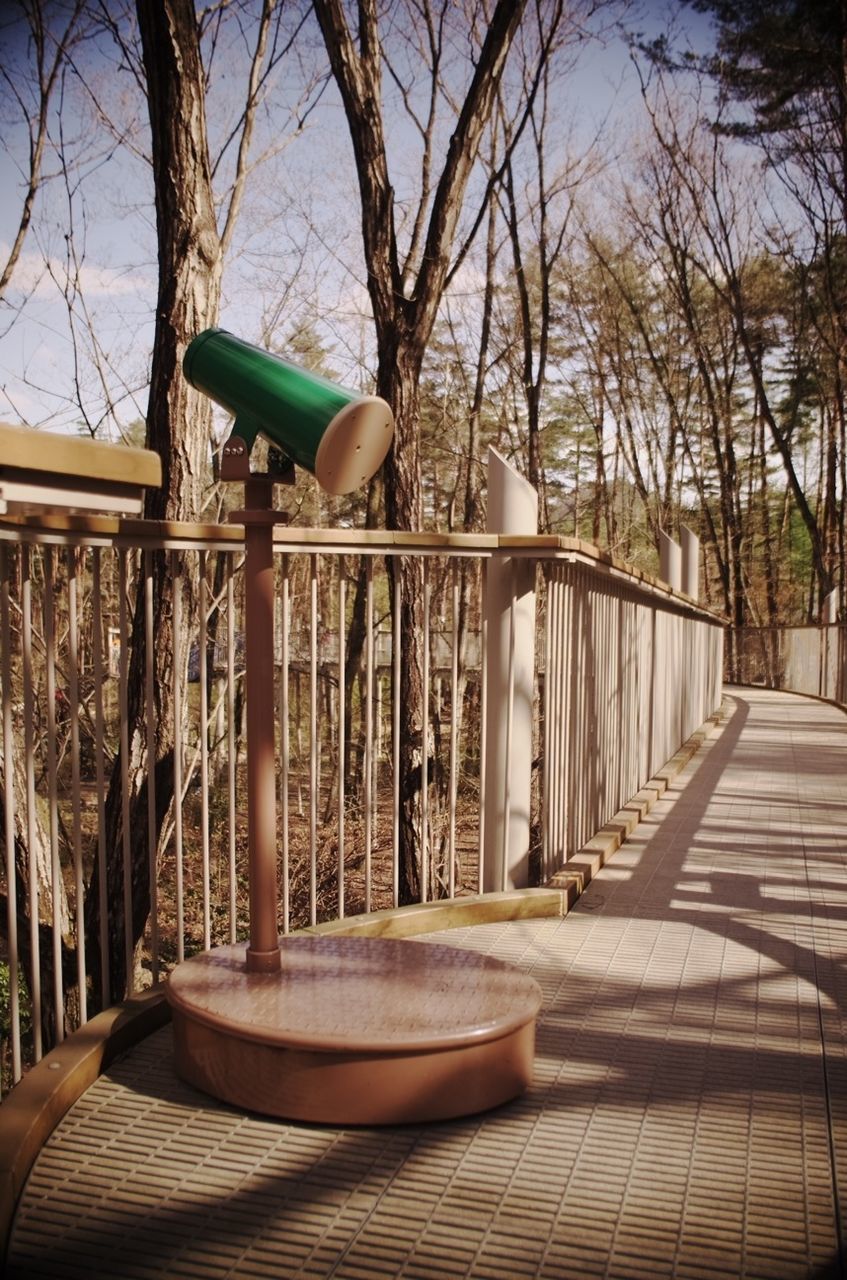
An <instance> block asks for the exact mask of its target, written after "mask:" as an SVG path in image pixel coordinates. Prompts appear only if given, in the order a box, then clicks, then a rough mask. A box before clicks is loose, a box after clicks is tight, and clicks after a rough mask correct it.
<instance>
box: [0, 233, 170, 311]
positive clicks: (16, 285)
mask: <svg viewBox="0 0 847 1280" xmlns="http://www.w3.org/2000/svg"><path fill="white" fill-rule="evenodd" d="M9 248H10V246H9V245H8V244H6V243H5V242H2V241H0V261H2V262H5V261H6V260H7V258H8V256H9ZM66 280H67V264H66V263H64V262H62V261H60V259H59V258H57V257H55V256H53V257H50V258H49V259H45V258H44V257H43V256H42V255H41V254H39V253H33V252H26V251H25V252H24V253H22V254H21V256H20V258H19V259H18V262H17V265H16V266H15V270H14V274H13V275H12V279H11V282H10V286H9V288H10V292H12V293H14V294H23V295H27V296H29V295H31V296H34V297H36V298H48V297H53V296H55V293H56V290H57V289H62V288H63V287H64V284H65V282H66ZM153 287H154V282H153V280H152V279H151V277H150V276H149V275H146V274H145V273H143V272H141V271H133V270H126V269H122V270H118V269H116V268H114V267H106V266H97V265H95V264H89V263H83V265H82V267H81V268H80V271H79V288H80V291H81V292H82V293H83V295H84V296H85V297H88V298H121V297H127V296H130V295H138V294H139V293H145V292H147V291H148V290H150V289H152V288H153Z"/></svg>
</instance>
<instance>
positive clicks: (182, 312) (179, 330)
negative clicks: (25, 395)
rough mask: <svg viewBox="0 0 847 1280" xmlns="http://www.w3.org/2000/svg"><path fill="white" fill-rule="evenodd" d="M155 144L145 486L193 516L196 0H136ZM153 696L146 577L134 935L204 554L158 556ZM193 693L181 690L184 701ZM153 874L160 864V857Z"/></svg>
mask: <svg viewBox="0 0 847 1280" xmlns="http://www.w3.org/2000/svg"><path fill="white" fill-rule="evenodd" d="M138 21H139V27H140V31H141V39H142V48H143V57H144V67H145V71H146V75H147V93H148V104H149V111H150V127H151V135H152V149H153V178H154V184H155V193H156V222H157V232H158V246H159V293H158V302H157V307H156V331H155V337H154V347H153V363H152V370H151V379H150V400H149V406H148V412H147V445H148V447H149V448H151V449H153V450H155V451H156V452H157V453H158V454H159V455H160V457H161V459H162V472H163V483H162V488H161V490H158V491H152V492H148V493H147V495H146V504H145V515H146V516H147V518H148V519H161V520H187V519H194V518H196V517H197V515H198V513H199V511H200V509H201V499H202V493H203V485H204V483H205V482H206V479H207V477H208V472H209V461H210V424H211V406H210V403H209V401H208V399H207V398H206V397H205V396H202V395H201V394H200V393H199V392H196V391H195V390H193V388H191V387H190V386H189V385H188V383H187V382H186V380H185V379H184V378H183V377H182V372H181V366H182V358H183V355H184V353H185V349H186V347H187V345H188V343H189V342H190V341H191V339H192V338H193V337H194V336H195V335H196V334H197V333H199V332H200V331H201V330H203V329H205V328H208V327H209V326H210V325H211V324H213V323H214V321H215V319H216V317H217V313H218V306H219V300H220V275H221V248H220V239H219V236H218V231H217V225H216V221H215V209H214V203H213V198H212V187H211V177H210V165H209V155H208V146H207V138H206V117H205V80H204V73H203V67H202V63H201V59H200V48H199V35H198V28H197V18H196V14H195V9H194V5H193V4H192V3H191V0H155V2H154V0H138ZM150 574H151V577H150V585H151V587H152V635H153V637H154V638H155V642H154V645H153V652H152V662H153V673H154V674H153V687H154V694H153V696H154V703H155V705H154V706H153V707H148V705H147V698H146V693H145V670H146V658H147V628H146V620H145V590H144V587H145V585H146V583H145V579H144V577H142V579H141V580H140V581H139V584H138V590H137V592H136V600H135V612H134V616H133V622H132V653H131V659H130V670H129V684H128V739H129V758H128V760H127V762H126V763H127V768H128V776H129V797H128V799H129V805H128V813H129V833H128V839H129V845H130V864H131V878H132V920H131V922H130V923H129V926H128V927H129V929H130V934H131V943H132V946H133V947H134V945H135V944H136V943H137V941H138V939H139V938H140V937H141V935H142V933H143V931H144V927H145V925H146V922H147V918H148V915H149V912H150V876H151V868H150V857H151V854H150V853H149V852H148V850H149V849H150V845H151V835H150V833H149V831H148V795H147V779H148V774H149V770H150V762H149V760H148V745H147V742H148V739H147V727H148V720H150V719H152V724H153V733H154V751H155V768H154V780H155V811H154V821H155V833H154V834H153V836H152V844H153V851H152V857H153V858H154V860H156V859H157V858H158V854H159V852H160V850H159V849H158V848H157V847H155V846H156V844H157V842H158V833H159V832H160V831H161V827H162V823H163V820H164V817H165V815H166V813H167V811H168V808H169V806H170V804H171V801H172V799H173V777H174V774H173V751H174V734H173V685H174V678H175V677H176V679H178V680H179V681H180V682H184V681H185V679H186V671H185V670H184V669H183V670H180V671H178V672H176V673H175V672H174V670H173V655H174V644H175V642H176V643H178V644H179V645H180V649H181V652H182V653H183V654H184V655H186V656H187V653H188V638H189V636H190V634H191V631H192V627H193V621H194V618H195V616H196V577H197V568H196V557H194V556H192V555H190V553H189V554H183V553H181V552H177V553H176V563H175V564H174V565H173V566H172V564H171V562H170V559H169V557H168V555H167V554H166V553H165V552H163V551H155V552H153V553H152V555H151V564H150ZM176 580H181V582H182V584H183V585H182V602H183V608H182V620H183V621H182V626H183V634H182V636H180V637H176V636H175V635H174V630H173V603H174V589H175V581H176ZM184 704H185V700H183V705H184ZM121 764H122V762H121V760H120V758H119V759H118V760H117V761H116V764H115V768H114V770H113V772H112V777H111V781H110V784H109V792H108V796H107V802H106V828H107V855H108V871H107V890H106V900H107V901H108V903H109V904H110V911H109V956H108V966H107V968H108V980H107V983H106V989H104V990H102V991H101V993H100V994H101V1000H102V1003H103V1004H107V1003H109V1002H110V1001H114V1000H116V999H120V998H121V997H122V996H123V994H124V992H125V991H126V989H127V985H128V978H129V976H130V975H128V974H127V963H126V928H127V926H126V925H125V922H124V913H123V908H122V903H123V900H124V899H123V881H124V876H123V843H124V832H123V825H124V823H123V797H122V789H121ZM153 874H154V875H155V866H154V867H153ZM99 898H100V886H99V883H98V873H97V871H96V870H95V872H94V875H93V876H92V881H91V885H90V887H89V893H88V897H87V902H86V919H87V926H88V930H89V936H90V938H91V939H92V941H93V946H92V956H91V959H92V963H93V964H99V963H100V957H99V954H98V950H99V944H98V938H99Z"/></svg>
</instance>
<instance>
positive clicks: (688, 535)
mask: <svg viewBox="0 0 847 1280" xmlns="http://www.w3.org/2000/svg"><path fill="white" fill-rule="evenodd" d="M679 540H680V542H681V544H682V590H683V591H684V592H685V594H686V595H687V596H690V598H691V599H692V600H699V599H700V539H699V538H698V537H697V534H696V533H695V532H694V530H693V529H689V528H688V526H687V525H684V524H681V525H680V526H679Z"/></svg>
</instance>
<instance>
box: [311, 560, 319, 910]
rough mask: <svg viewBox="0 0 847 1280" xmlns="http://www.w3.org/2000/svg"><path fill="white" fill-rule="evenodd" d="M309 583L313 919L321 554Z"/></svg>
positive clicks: (313, 563) (314, 903)
mask: <svg viewBox="0 0 847 1280" xmlns="http://www.w3.org/2000/svg"><path fill="white" fill-rule="evenodd" d="M310 567H311V577H310V582H309V588H310V589H309V922H310V924H316V923H317V918H318V557H317V555H313V556H312V557H311V561H310Z"/></svg>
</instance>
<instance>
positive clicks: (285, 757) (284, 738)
mask: <svg viewBox="0 0 847 1280" xmlns="http://www.w3.org/2000/svg"><path fill="white" fill-rule="evenodd" d="M281 572H282V583H281V589H280V612H281V614H282V617H281V626H280V676H279V737H280V755H281V760H280V770H279V801H280V815H281V818H282V850H281V852H282V931H283V933H286V934H287V933H288V931H289V928H290V927H291V925H290V910H291V895H290V884H289V879H290V877H289V865H288V860H289V840H288V825H289V821H290V809H289V802H288V790H289V776H290V772H291V726H290V709H289V700H288V682H289V663H290V658H291V654H290V648H289V638H290V626H289V608H290V599H289V597H290V586H289V576H288V556H283V557H282V568H281Z"/></svg>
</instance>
